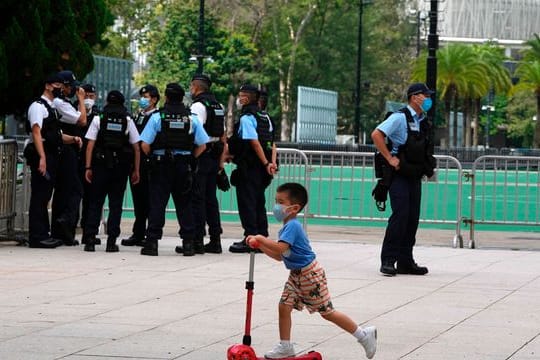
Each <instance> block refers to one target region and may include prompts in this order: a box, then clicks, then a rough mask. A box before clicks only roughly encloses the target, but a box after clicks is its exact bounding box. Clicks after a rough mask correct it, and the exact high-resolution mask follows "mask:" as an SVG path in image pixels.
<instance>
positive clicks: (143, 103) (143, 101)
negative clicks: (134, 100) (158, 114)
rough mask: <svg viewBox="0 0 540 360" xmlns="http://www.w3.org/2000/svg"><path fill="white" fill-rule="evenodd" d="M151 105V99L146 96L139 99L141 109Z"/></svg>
mask: <svg viewBox="0 0 540 360" xmlns="http://www.w3.org/2000/svg"><path fill="white" fill-rule="evenodd" d="M149 106H150V100H149V99H147V98H145V97H142V98H140V99H139V107H140V108H141V109H146V108H147V107H149Z"/></svg>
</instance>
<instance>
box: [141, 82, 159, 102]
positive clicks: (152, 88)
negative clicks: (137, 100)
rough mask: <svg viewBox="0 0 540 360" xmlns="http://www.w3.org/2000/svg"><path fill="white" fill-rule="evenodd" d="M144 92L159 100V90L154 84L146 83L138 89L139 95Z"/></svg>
mask: <svg viewBox="0 0 540 360" xmlns="http://www.w3.org/2000/svg"><path fill="white" fill-rule="evenodd" d="M146 93H148V94H149V95H150V97H153V98H157V99H158V101H159V90H158V89H157V87H155V86H154V85H151V84H146V85H144V86H143V87H142V88H141V89H140V90H139V95H141V96H142V95H143V94H146Z"/></svg>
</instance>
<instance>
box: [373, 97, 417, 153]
mask: <svg viewBox="0 0 540 360" xmlns="http://www.w3.org/2000/svg"><path fill="white" fill-rule="evenodd" d="M407 108H408V109H409V111H410V112H411V115H412V118H413V120H414V123H411V124H410V127H411V130H412V131H420V122H421V121H423V120H424V117H420V116H419V115H418V114H417V113H416V111H414V110H413V108H412V107H410V106H407ZM377 129H379V130H380V131H382V132H383V133H384V134H385V135H386V137H388V139H389V140H390V141H392V154H394V155H395V154H397V153H398V147H399V146H400V145H403V144H405V143H406V142H407V118H406V116H405V114H404V113H402V112H399V111H396V112H395V113H393V114H392V115H390V116H389V117H388V118H387V119H386V120H384V121H383V122H382V123H380V124H379V126H377Z"/></svg>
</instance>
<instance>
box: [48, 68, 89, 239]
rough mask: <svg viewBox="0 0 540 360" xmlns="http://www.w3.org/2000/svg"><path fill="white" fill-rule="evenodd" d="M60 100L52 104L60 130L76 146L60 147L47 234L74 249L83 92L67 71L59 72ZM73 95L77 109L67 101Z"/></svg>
mask: <svg viewBox="0 0 540 360" xmlns="http://www.w3.org/2000/svg"><path fill="white" fill-rule="evenodd" d="M58 76H60V78H62V82H63V84H64V86H63V96H62V97H59V98H56V99H54V101H53V103H54V106H55V108H56V110H57V111H58V113H59V114H60V115H61V117H60V127H61V129H62V132H63V133H64V134H67V135H70V136H74V137H75V139H76V140H77V143H76V144H70V145H64V147H63V149H62V155H61V156H60V163H59V167H60V168H61V169H62V171H60V172H59V173H58V176H57V180H56V184H55V191H54V195H53V200H52V204H51V234H52V236H53V237H54V238H58V239H62V240H63V241H64V244H65V245H78V244H79V242H78V241H77V240H75V227H76V223H77V220H78V213H79V205H80V203H81V199H82V195H83V185H82V181H81V178H80V176H79V152H80V150H81V147H82V138H83V137H84V129H85V128H86V108H85V106H84V97H85V91H84V89H83V88H80V87H78V82H77V79H76V78H75V75H74V74H73V72H72V71H70V70H64V71H60V72H59V73H58ZM74 95H77V100H78V106H77V108H75V107H74V106H73V104H72V103H71V101H70V100H69V99H70V98H72V97H73V96H74Z"/></svg>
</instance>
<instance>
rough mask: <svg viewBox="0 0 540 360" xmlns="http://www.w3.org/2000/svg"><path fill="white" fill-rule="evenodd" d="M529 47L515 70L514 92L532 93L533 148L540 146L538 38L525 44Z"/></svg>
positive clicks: (539, 54)
mask: <svg viewBox="0 0 540 360" xmlns="http://www.w3.org/2000/svg"><path fill="white" fill-rule="evenodd" d="M526 44H527V45H529V46H530V48H529V49H527V50H525V51H524V57H523V60H522V61H521V62H520V64H519V65H518V67H517V69H516V74H517V76H518V77H519V83H518V84H517V85H516V90H524V91H532V92H533V93H534V95H535V97H536V125H535V129H534V138H533V147H534V148H538V147H539V145H540V37H539V36H538V34H534V39H531V40H529V41H527V42H526Z"/></svg>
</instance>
